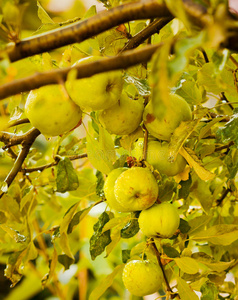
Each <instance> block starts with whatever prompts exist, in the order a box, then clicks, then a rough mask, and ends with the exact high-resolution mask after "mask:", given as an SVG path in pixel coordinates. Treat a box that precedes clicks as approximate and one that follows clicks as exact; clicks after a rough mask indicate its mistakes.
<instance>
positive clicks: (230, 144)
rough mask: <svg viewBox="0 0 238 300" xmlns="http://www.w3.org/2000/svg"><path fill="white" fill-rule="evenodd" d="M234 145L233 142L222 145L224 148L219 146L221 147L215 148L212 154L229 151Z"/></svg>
mask: <svg viewBox="0 0 238 300" xmlns="http://www.w3.org/2000/svg"><path fill="white" fill-rule="evenodd" d="M233 145H234V142H233V141H231V142H230V143H229V144H227V145H224V146H221V147H217V148H215V150H214V152H219V151H221V150H224V149H226V150H227V149H229V148H230V147H231V146H233Z"/></svg>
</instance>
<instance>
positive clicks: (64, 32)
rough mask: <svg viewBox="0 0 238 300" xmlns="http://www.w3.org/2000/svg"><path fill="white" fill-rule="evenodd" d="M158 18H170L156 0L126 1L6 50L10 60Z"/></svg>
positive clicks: (165, 9)
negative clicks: (129, 24) (131, 23)
mask: <svg viewBox="0 0 238 300" xmlns="http://www.w3.org/2000/svg"><path fill="white" fill-rule="evenodd" d="M160 17H171V13H170V12H169V10H168V9H167V7H166V5H165V4H161V3H159V1H157V0H148V1H145V2H135V3H128V4H125V5H121V6H117V7H114V8H112V9H109V10H107V11H102V12H100V13H98V14H97V15H95V16H93V17H91V18H89V19H86V20H83V21H82V22H79V23H77V24H73V25H72V24H71V25H68V26H65V27H63V28H61V29H56V30H52V31H51V32H47V33H44V34H40V35H38V36H35V37H31V38H27V39H24V40H22V41H21V42H19V43H18V44H16V45H14V44H10V45H9V46H8V47H7V53H8V56H9V59H10V60H11V61H12V62H13V61H17V60H19V59H22V58H24V57H28V56H31V55H34V54H39V53H42V52H46V51H50V50H53V49H56V48H59V47H62V46H66V45H69V44H73V43H80V42H82V41H84V40H86V39H88V38H90V37H93V36H95V35H97V34H99V33H102V32H104V31H106V30H108V29H111V28H113V27H115V26H118V25H120V24H122V23H125V22H129V21H132V20H140V19H150V18H160Z"/></svg>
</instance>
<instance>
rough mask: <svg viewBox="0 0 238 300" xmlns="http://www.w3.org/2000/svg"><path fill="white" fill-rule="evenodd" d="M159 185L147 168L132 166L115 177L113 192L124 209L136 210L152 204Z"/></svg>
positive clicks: (156, 195)
mask: <svg viewBox="0 0 238 300" xmlns="http://www.w3.org/2000/svg"><path fill="white" fill-rule="evenodd" d="M158 192H159V187H158V184H157V181H156V179H155V177H154V175H153V174H152V172H151V171H150V169H149V168H142V167H132V168H131V169H128V170H126V171H125V172H123V173H122V174H121V175H119V177H118V178H117V180H116V182H115V186H114V193H115V197H116V200H117V202H119V203H120V205H121V206H123V207H124V208H125V211H128V212H130V211H138V210H143V209H146V208H148V207H150V206H152V205H153V204H154V203H155V201H156V199H157V197H158Z"/></svg>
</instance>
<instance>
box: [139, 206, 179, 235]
mask: <svg viewBox="0 0 238 300" xmlns="http://www.w3.org/2000/svg"><path fill="white" fill-rule="evenodd" d="M138 221H139V226H140V229H141V231H142V232H143V233H144V234H145V235H146V236H159V237H162V238H170V237H171V236H172V235H174V233H175V231H176V230H177V229H178V227H179V223H180V218H179V213H178V210H177V208H176V207H175V206H174V205H173V204H170V203H168V202H163V203H161V204H155V205H153V206H152V207H150V208H148V209H146V210H143V211H142V212H141V213H140V216H139V219H138Z"/></svg>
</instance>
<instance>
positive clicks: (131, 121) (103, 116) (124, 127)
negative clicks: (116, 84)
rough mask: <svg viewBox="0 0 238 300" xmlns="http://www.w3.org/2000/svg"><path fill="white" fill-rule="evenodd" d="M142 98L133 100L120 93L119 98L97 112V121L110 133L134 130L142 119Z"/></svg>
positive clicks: (121, 133)
mask: <svg viewBox="0 0 238 300" xmlns="http://www.w3.org/2000/svg"><path fill="white" fill-rule="evenodd" d="M143 110H144V105H143V101H142V99H139V100H133V99H131V98H129V97H128V95H127V94H126V93H122V95H121V97H120V100H119V101H118V102H117V103H116V104H114V105H113V106H111V107H110V108H108V109H104V110H102V111H101V112H100V113H99V121H100V123H101V124H102V125H103V127H105V128H106V129H107V131H108V132H109V133H111V134H117V135H127V134H130V133H132V132H133V131H135V130H136V129H137V128H138V126H139V125H140V123H141V121H142V115H143Z"/></svg>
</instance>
